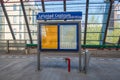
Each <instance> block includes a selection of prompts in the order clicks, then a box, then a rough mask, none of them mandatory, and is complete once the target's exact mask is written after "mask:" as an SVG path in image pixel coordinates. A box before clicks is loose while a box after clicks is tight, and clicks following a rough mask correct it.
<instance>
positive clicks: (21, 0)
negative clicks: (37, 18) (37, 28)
mask: <svg viewBox="0 0 120 80" xmlns="http://www.w3.org/2000/svg"><path fill="white" fill-rule="evenodd" d="M20 2H21V7H22V10H23V14H24V19H25V22H26V26H27V30H28V35H29V38H30V43H31V44H32V43H33V41H32V36H31V32H30V28H29V24H28V20H27V15H26V12H25V8H24V4H23V0H20Z"/></svg>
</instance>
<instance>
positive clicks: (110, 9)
mask: <svg viewBox="0 0 120 80" xmlns="http://www.w3.org/2000/svg"><path fill="white" fill-rule="evenodd" d="M112 4H113V0H110V8H109V12H108V18H107V24H106V27H105V33H104V38H103V45H105V40H106V36H107V30H108V26H109V21H110V16H111V12H112Z"/></svg>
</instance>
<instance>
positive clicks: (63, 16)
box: [36, 12, 82, 20]
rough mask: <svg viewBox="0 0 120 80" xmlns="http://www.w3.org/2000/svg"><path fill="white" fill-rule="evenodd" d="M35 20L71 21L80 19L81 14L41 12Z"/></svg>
mask: <svg viewBox="0 0 120 80" xmlns="http://www.w3.org/2000/svg"><path fill="white" fill-rule="evenodd" d="M36 19H37V20H72V19H79V20H81V19H82V12H42V13H38V15H37V16H36Z"/></svg>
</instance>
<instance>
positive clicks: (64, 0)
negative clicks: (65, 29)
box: [63, 0, 66, 12]
mask: <svg viewBox="0 0 120 80" xmlns="http://www.w3.org/2000/svg"><path fill="white" fill-rule="evenodd" d="M63 7H64V12H66V0H63Z"/></svg>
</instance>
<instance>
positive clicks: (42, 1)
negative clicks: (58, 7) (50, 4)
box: [41, 0, 45, 12]
mask: <svg viewBox="0 0 120 80" xmlns="http://www.w3.org/2000/svg"><path fill="white" fill-rule="evenodd" d="M41 4H42V10H43V12H45V4H44V0H41Z"/></svg>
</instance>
